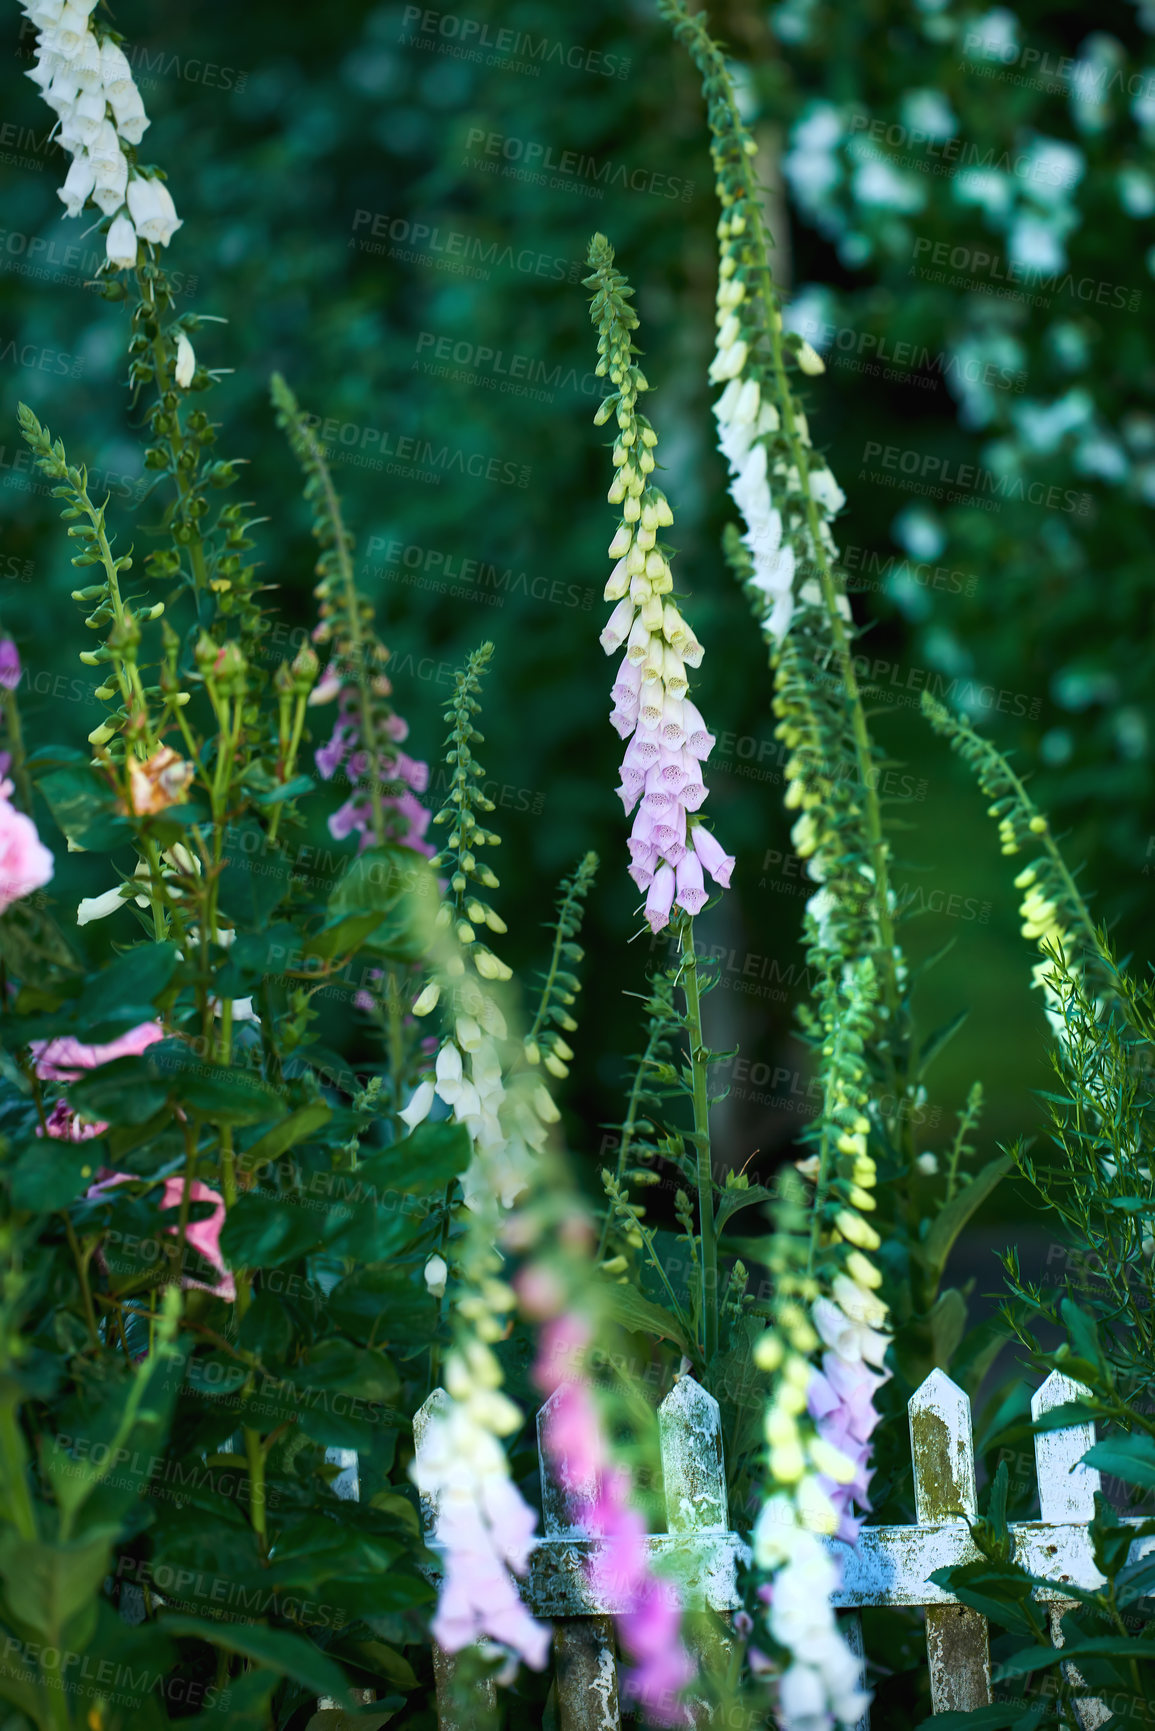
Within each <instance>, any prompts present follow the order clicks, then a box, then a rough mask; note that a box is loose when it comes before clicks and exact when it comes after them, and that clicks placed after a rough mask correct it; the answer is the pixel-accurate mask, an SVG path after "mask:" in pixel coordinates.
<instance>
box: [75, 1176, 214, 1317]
mask: <svg viewBox="0 0 1155 1731" xmlns="http://www.w3.org/2000/svg"><path fill="white" fill-rule="evenodd" d="M137 1182H138V1180H137V1178H136V1177H135V1175H134V1174H133V1173H131V1172H111V1173H109V1175H108V1177H107V1178H101V1179H100V1180H99V1181H98V1182H97V1183H96V1184H93V1185H90V1186H89V1188H88V1189H87V1190H86V1191H85V1195H86V1196H87V1197H88V1198H89V1199H90V1200H91V1199H93V1198H96V1197H99V1196H101V1195H103V1193H104V1192H105V1191H106V1190H112V1189H114V1188H115V1187H116V1186H117V1185H118V1184H135V1183H137ZM186 1182H187V1180H186V1179H184V1178H166V1179H165V1184H164V1191H163V1193H162V1196H161V1203H160V1206H161V1210H162V1211H164V1210H167V1209H170V1208H179V1207H180V1204H181V1200H182V1198H183V1196H184V1193H185V1184H186ZM189 1200H190V1202H212V1203H215V1204H216V1206H215V1207H214V1209H213V1211H212V1213H211V1214H209V1215H206V1217H205V1218H204V1219H203V1220H190V1221H189V1223H188V1225H187V1227H186V1229H185V1242H186V1243H187V1244H191V1245H192V1247H193V1249H194V1250H198V1251H199V1252H200V1254H201V1255H202V1256H203V1257H204V1259H205V1261H206V1262H209V1263H211V1264H212V1266H213V1267H214V1268H216V1269H218V1270H219V1272H220V1275H221V1278H220V1280H219V1281H218V1282H217V1284H216V1285H215V1286H210V1285H209V1284H208V1283H207V1281H204V1280H195V1279H194V1278H193V1276H192V1275H191V1274H184V1275H182V1276H181V1285H182V1286H183V1287H196V1288H197V1289H198V1290H199V1291H201V1292H211V1293H212V1294H213V1296H214V1297H215V1298H223V1299H226V1300H228V1301H229V1302H230V1303H231V1302H232V1300H233V1299H235V1298H236V1296H237V1287H236V1282H235V1280H234V1279H233V1276H232V1275H231V1274H230V1273H229V1271H228V1269H227V1268H226V1267H225V1259H224V1257H223V1256H222V1255H221V1227H222V1226H223V1225H224V1223H225V1202H224V1197H223V1196H222V1195H221V1194H220V1192H219V1191H217V1190H213V1189H211V1188H210V1186H209V1185H207V1184H202V1182H201V1180H200V1179H199V1178H194V1179H193V1183H192V1193H191V1196H190V1198H189ZM164 1231H165V1232H167V1233H174V1234H175V1233H179V1232H180V1225H179V1223H178V1222H174V1223H173V1225H171V1226H166V1227H165V1228H164Z"/></svg>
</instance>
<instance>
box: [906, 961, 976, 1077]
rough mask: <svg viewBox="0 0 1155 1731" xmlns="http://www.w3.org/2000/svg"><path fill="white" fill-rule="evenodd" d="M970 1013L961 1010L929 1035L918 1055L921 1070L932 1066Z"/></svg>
mask: <svg viewBox="0 0 1155 1731" xmlns="http://www.w3.org/2000/svg"><path fill="white" fill-rule="evenodd" d="M939 953H940V955H941V954H942V953H943V952H941V951H940V952H939ZM932 959H933V960H937V959H938V958H937V957H935V958H932ZM927 965H928V967H929V966H930V964H929V963H928V964H927ZM969 1015H970V1011H969V1010H959V1012H958V1013H957V1015H954V1016H952V1017H951V1019H950V1021H949V1022H944V1024H943V1026H942V1027H941V1028H936V1029H935V1031H934V1033H933V1034H929V1035H928V1036H927V1039H926V1041H925V1043H924V1044H923V1047H922V1050H921V1051H920V1052H919V1056H918V1062H919V1068H920V1072H921V1071H922V1070H928V1069H929V1068H930V1066H931V1065H932V1064H933V1063H934V1060H935V1059H936V1058H937V1057H938V1055H939V1053H940V1052H941V1051H942V1050H943V1049H944V1047H945V1046H947V1045H948V1044H949V1042H950V1041H951V1040H953V1039H954V1036H955V1035H956V1034H957V1033H958V1031H959V1029H960V1028H961V1027H962V1025H963V1023H964V1022H965V1021H966V1020H967V1018H968V1017H969Z"/></svg>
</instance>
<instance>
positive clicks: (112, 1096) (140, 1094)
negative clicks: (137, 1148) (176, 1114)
mask: <svg viewBox="0 0 1155 1731" xmlns="http://www.w3.org/2000/svg"><path fill="white" fill-rule="evenodd" d="M65 1092H66V1094H67V1096H68V1103H69V1105H70V1106H71V1107H72V1108H73V1110H74V1111H77V1112H83V1114H84V1116H85V1117H86V1118H98V1119H100V1120H102V1121H103V1122H105V1123H110V1124H146V1123H147V1122H148V1120H149V1119H150V1118H155V1117H156V1115H157V1113H158V1112H160V1110H161V1109H162V1107H163V1106H164V1105H165V1103H166V1101H167V1100H168V1096H169V1083H168V1082H167V1081H165V1080H164V1079H163V1077H161V1076H160V1075H159V1073H158V1071H157V1067H156V1062H155V1060H154V1059H153V1058H151V1057H149V1056H148V1054H147V1053H144V1052H142V1053H140V1054H139V1055H138V1056H136V1057H128V1058H114V1059H113V1060H112V1062H111V1063H109V1064H100V1065H98V1066H97V1068H96V1069H95V1070H86V1071H85V1072H84V1074H83V1075H82V1076H79V1077H78V1078H77V1079H76V1081H75V1082H69V1083H68V1084H67V1085H66V1088H65Z"/></svg>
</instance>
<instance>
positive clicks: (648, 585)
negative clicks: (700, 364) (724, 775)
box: [585, 234, 734, 932]
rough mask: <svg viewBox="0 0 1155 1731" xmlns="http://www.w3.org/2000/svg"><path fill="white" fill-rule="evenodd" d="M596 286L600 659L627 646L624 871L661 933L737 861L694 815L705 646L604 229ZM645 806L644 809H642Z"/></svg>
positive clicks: (724, 881) (625, 299)
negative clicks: (608, 514)
mask: <svg viewBox="0 0 1155 1731" xmlns="http://www.w3.org/2000/svg"><path fill="white" fill-rule="evenodd" d="M589 263H590V265H591V267H592V269H593V273H594V274H593V275H592V276H589V277H587V278H586V281H585V286H586V287H587V288H589V289H592V290H593V291H594V293H593V299H592V302H591V305H590V317H591V319H592V320H593V322H594V324H595V325H596V326H597V327H598V356H599V359H598V364H597V372H598V374H599V376H600V377H605V376H606V375H607V374H608V376H609V381H610V384H611V386H612V387H613V389H612V391H611V394H610V395H609V396H607V397H606V398H605V399H604V401H603V402H602V404H601V407H600V408H599V409H598V412H597V414H596V416H595V417H594V418H595V421H596V423H597V425H598V426H602V425H604V424H605V422H606V421H608V420H609V418H610V416H611V415H614V416H615V418H616V421H617V427H618V437H617V440H616V442H615V444H614V450H613V460H614V468H615V470H616V471H617V473H616V474H615V476H614V481H613V485H612V486H611V488H610V490H609V500H610V503H611V504H612V505H621V506H622V520H621V522H620V523H619V525H618V530H617V533H616V534H615V536H614V538H613V541H612V542H611V543H610V549H609V551H610V557H611V559H616V560H617V564H616V565H615V566H614V568H613V570H612V572H611V573H610V578H609V581H608V583H607V584H606V589H605V599H606V600H607V601H613V602H616V606H615V607H614V611H613V613H612V614H611V615H610V618H609V622H608V624H607V625H606V627H605V629H604V631H603V632H602V634H601V645H602V648H603V649H604V650H605V652H606V654H607V655H614V654H616V653H617V652H618V651H619V650H620V649H621V648H622V647H623V645H624V647H625V656H624V659H623V660H622V663H621V665H620V667H619V669H618V673H617V677H616V679H615V681H614V686H613V692H612V696H613V702H614V707H613V711H612V713H611V715H610V721H611V723H612V725H613V726H614V727H615V728H616V730H617V732H618V733H619V735H620V736H621V737H622V738H623V739H625V740H628V742H629V743H628V744H627V746H626V753H625V756H624V757H623V759H622V770H621V774H622V784H621V786H620V787H619V788H618V794H619V796H620V798H621V801H622V804H623V805H624V806H625V809H626V815H627V817H628V816H629V814H630V813H631V812H632V811H633V810H634V807H635V806H638V813H637V816H636V817H635V819H634V827H633V831H632V833H631V836H630V854H631V863H630V866H629V873H630V876H631V877H632V878H633V880H634V882H635V883H636V884H637V886H638V888H639V889H644V890H646V891H647V896H646V918H647V920H648V921H649V923H650V929H651V930H652V931H654V932H659V931H661V930H662V928H663V927H664V926H666V925H668V924H669V921H670V915H671V910H672V909H673V907H674V906H675V905H676V906H677V907H679V908H684V909H685V911H686V912H687V913H689V914H695V913H697V912H698V911H699V910H700V909H701V908H702V907H703V906H704V904H705V901H706V891H705V888H704V886H703V881H702V871H703V868H704V869H705V870H706V871H707V872H708V873H709V875H710V876H711V877H712V878H713V879H714V881H715V882H716V883H718V884H720V885H721V886H722V888H723V889H725V888H727V887H728V886H729V883H730V874H731V872H732V871H733V869H734V859H733V857H732V856H731V855H729V854H727V853H725V852H724V850H723V849H722V846H721V844H720V843H719V842H717V841H716V840H715V839H714V837H713V836H712V835H711V834H710V832H709V830H707V829H706V828H705V827H704V825H703V823H702V820H701V819H700V818H699V817H698V816H697V815H696V814H697V813H698V811H699V810H700V808H701V806H702V805H703V803H704V801H705V798H706V786H705V780H704V777H703V774H702V764H703V762H704V760H705V759H706V758H707V757H708V756H709V755H710V752H711V751H712V750H713V746H714V737H713V735H712V734H711V733H709V732H708V731H707V729H706V727H705V725H704V723H703V721H702V717H701V715H700V714H699V713H698V711H697V709H696V708H695V707H694V705H693V703H691V702H690V699H689V676H688V674H687V672H686V669H687V668H697V667H699V666H700V665H701V662H702V653H703V651H702V645H701V644H700V643H699V642H698V640H697V638H696V637H695V636H694V633H693V631H692V630H691V629H690V627H689V626H688V625H687V624H686V621H685V619H684V618H683V617H682V615H681V613H680V612H679V610H678V607H677V605H676V603H675V602H674V601H673V600H672V599H670V597H671V596H672V594H673V588H674V578H673V573H672V572H671V570H670V558H671V555H672V550H671V549H670V548H668V547H667V546H665V544H664V543H662V542H660V541H659V539H658V533H659V531H660V530H662V529H666V528H669V526H670V525H671V524H672V523H673V521H674V514H673V512H672V511H671V509H670V506H669V502H668V500H667V499H666V495H665V494H664V493H663V492H662V490H661V488H660V487H658V486H657V485H656V483H655V482H654V481H653V480H652V479H651V478H650V477H651V476H652V475H653V471H654V466H655V462H656V457H655V448H656V446H657V442H658V436H657V434H656V433H655V432H654V430H653V428H652V427H651V425H650V423H649V421H648V420H646V418H645V416H643V415H639V414H638V413H637V400H638V396H639V394H640V393H641V392H642V391H645V390H648V389H649V386H648V384H647V382H646V380H645V378H644V377H643V375H642V372H641V370H640V368H639V367H638V366H637V365H636V364H635V363H634V360H633V355H634V353H635V349H634V345H633V343H632V341H631V339H630V332H631V331H632V330H636V329H637V324H638V319H637V314H636V313H635V312H634V311H633V309H632V307H631V306H630V305H629V302H630V299H631V298H632V296H633V290H632V289H631V288H630V286H629V284H628V282H627V281H626V278H625V277H624V276H622V274H621V272H620V271H617V270H615V269H614V251H613V248H612V247H611V246H610V244H609V242H608V241H607V240H606V239H605V237H604V236H603V235H600V234H599V235H595V236H594V238H593V241H592V242H591V245H590V251H589ZM639 802H640V804H639Z"/></svg>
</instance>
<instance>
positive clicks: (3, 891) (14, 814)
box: [0, 781, 55, 914]
mask: <svg viewBox="0 0 1155 1731" xmlns="http://www.w3.org/2000/svg"><path fill="white" fill-rule="evenodd" d="M11 792H12V783H11V782H10V781H0V914H2V913H3V912H4V910H5V908H10V907H11V906H12V903H13V902H18V901H20V900H21V899H22V898H23V897H24V896H30V895H31V894H32V892H33V890H38V889H43V887H44V885H45V884H46V883H49V882H50V881H51V878H52V873H53V870H54V869H55V862H54V860H53V858H52V855H51V853H50V852H49V851H48V849H47V848H46V847H45V845H44V843H43V842H42V841H41V839H40V836H39V835H38V833H37V830H36V825H35V824H34V823H33V821H32V819H31V818H30V817H27V816H26V815H25V813H24V812H22V811H17V809H16V807H15V806H14V805H13V804H12V803H11V801H10V800H9V798H8V795H9V794H10V793H11Z"/></svg>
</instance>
